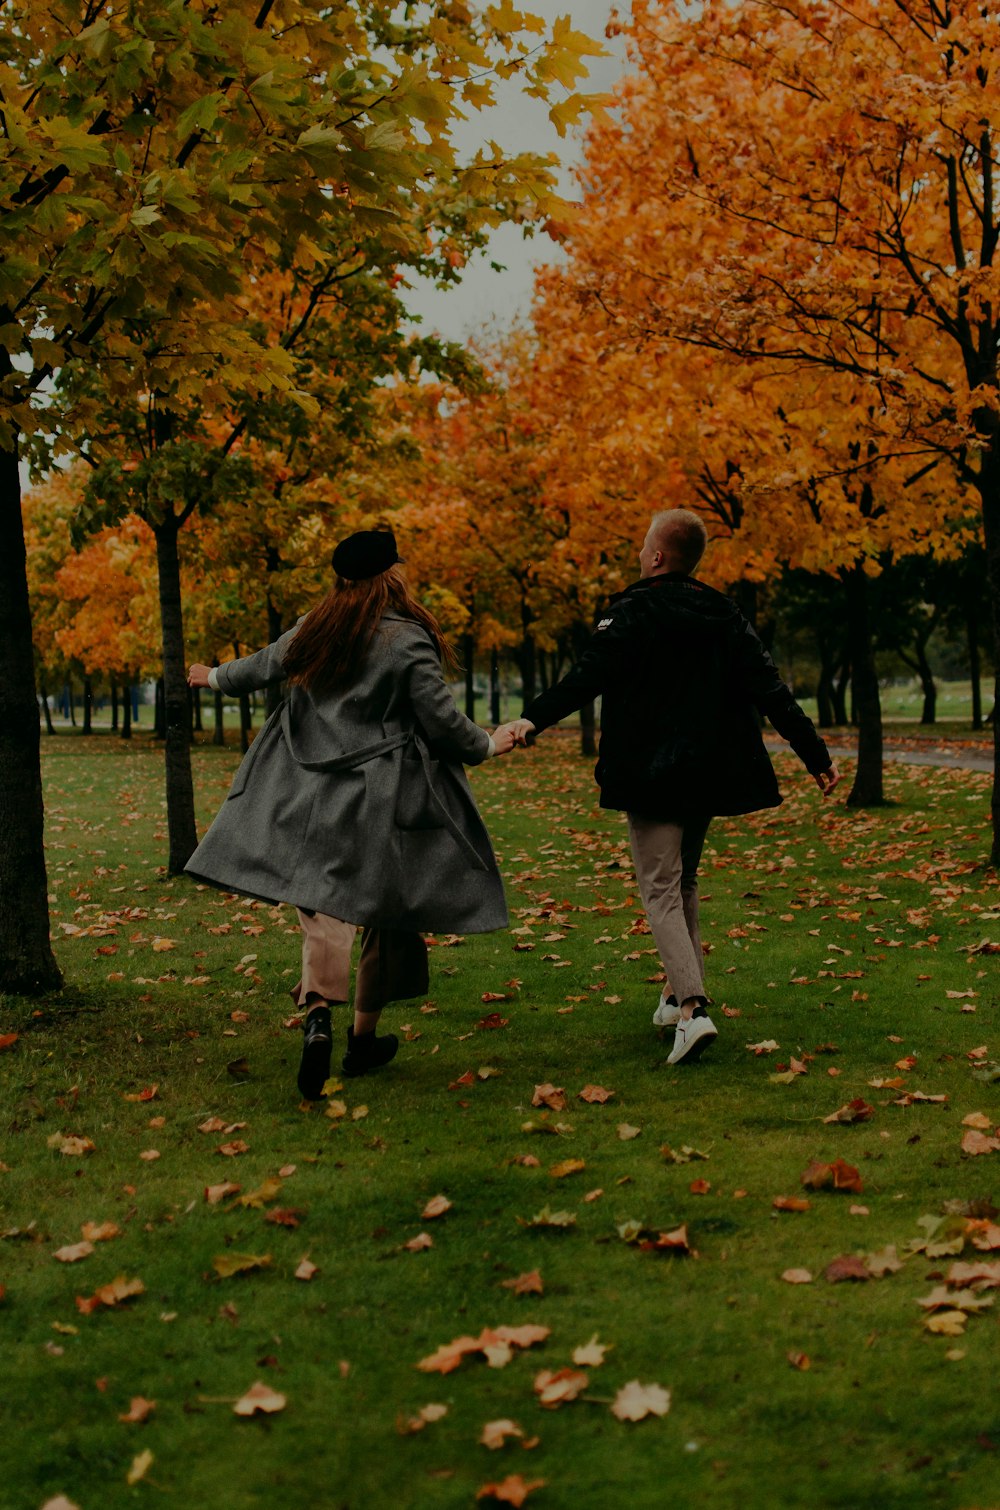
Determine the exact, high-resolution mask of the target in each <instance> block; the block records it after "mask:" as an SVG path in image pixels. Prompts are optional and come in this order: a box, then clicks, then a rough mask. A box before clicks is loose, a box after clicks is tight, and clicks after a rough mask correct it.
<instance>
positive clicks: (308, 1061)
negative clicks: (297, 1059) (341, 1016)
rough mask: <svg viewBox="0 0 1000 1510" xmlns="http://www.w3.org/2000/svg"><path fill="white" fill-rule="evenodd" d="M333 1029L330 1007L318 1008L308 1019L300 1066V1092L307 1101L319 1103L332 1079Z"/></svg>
mask: <svg viewBox="0 0 1000 1510" xmlns="http://www.w3.org/2000/svg"><path fill="white" fill-rule="evenodd" d="M332 1052H333V1029H332V1028H331V1026H330V1009H329V1007H316V1008H315V1009H314V1010H313V1011H312V1012H310V1013H309V1015H308V1017H307V1018H306V1029H305V1043H303V1045H302V1062H301V1063H300V1065H299V1090H300V1091H301V1092H302V1094H303V1096H305V1098H306V1100H307V1101H318V1100H319V1098H320V1096H322V1094H323V1087H324V1085H325V1084H326V1082H327V1081H328V1080H329V1078H330V1055H331V1054H332Z"/></svg>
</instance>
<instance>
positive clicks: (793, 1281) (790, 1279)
mask: <svg viewBox="0 0 1000 1510" xmlns="http://www.w3.org/2000/svg"><path fill="white" fill-rule="evenodd" d="M781 1277H782V1279H783V1280H784V1281H785V1283H786V1284H788V1285H811V1284H812V1278H813V1277H812V1275H811V1274H810V1272H809V1270H808V1269H786V1270H785V1272H784V1273H783V1274H782V1276H781Z"/></svg>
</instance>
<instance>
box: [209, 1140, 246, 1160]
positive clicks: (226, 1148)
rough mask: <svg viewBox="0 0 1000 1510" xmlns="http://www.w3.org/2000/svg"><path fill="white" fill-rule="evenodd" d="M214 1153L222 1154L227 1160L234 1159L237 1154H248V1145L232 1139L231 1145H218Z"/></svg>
mask: <svg viewBox="0 0 1000 1510" xmlns="http://www.w3.org/2000/svg"><path fill="white" fill-rule="evenodd" d="M215 1151H216V1153H221V1154H224V1155H225V1157H226V1158H227V1159H234V1158H235V1157H236V1156H237V1154H241V1153H249V1152H250V1145H249V1143H244V1142H242V1140H241V1139H239V1138H234V1139H233V1141H232V1142H231V1143H220V1144H219V1146H218V1148H217V1149H216V1150H215Z"/></svg>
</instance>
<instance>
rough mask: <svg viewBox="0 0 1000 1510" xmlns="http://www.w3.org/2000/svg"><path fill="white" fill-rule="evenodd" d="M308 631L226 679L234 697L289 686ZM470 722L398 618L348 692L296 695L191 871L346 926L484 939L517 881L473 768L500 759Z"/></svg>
mask: <svg viewBox="0 0 1000 1510" xmlns="http://www.w3.org/2000/svg"><path fill="white" fill-rule="evenodd" d="M297 628H298V625H296V627H295V629H291V630H289V632H288V633H287V634H285V635H282V637H281V638H280V639H279V640H276V641H275V643H274V644H273V645H268V646H267V648H266V649H264V650H261V651H258V653H257V654H256V655H251V656H247V657H246V658H245V659H244V660H239V661H230V662H229V663H228V664H227V665H224V666H220V667H219V668H218V672H217V676H218V684H219V688H220V689H221V691H223V692H226V693H231V694H238V693H244V692H251V691H256V690H259V689H260V688H263V687H267V686H269V685H271V684H274V683H278V682H280V681H281V680H282V660H283V657H284V654H285V651H286V649H287V647H288V645H289V644H290V642H291V639H292V637H293V635H294V634H295V632H296V629H297ZM489 749H490V743H489V735H488V734H487V733H486V731H485V729H481V728H479V726H478V725H477V724H474V723H472V721H471V720H470V719H468V718H466V717H465V716H464V714H462V713H460V712H459V710H458V709H457V708H456V706H455V703H454V699H453V698H452V695H451V693H450V692H449V690H448V687H447V685H446V683H445V680H444V676H443V675H442V672H441V665H440V661H439V659H438V653H437V649H436V647H435V645H434V643H433V641H432V639H431V637H430V635H429V634H428V633H427V632H426V630H424V629H423V628H422V627H421V626H420V625H419V624H417V623H416V622H415V621H414V620H412V619H407V618H404V617H401V616H399V615H396V614H393V613H388V614H386V615H384V617H383V618H382V620H381V621H380V623H379V627H378V629H377V630H376V633H375V637H374V639H373V641H372V644H371V647H370V649H369V651H368V653H367V655H366V656H365V659H364V661H363V662H362V665H361V668H360V671H359V673H358V674H357V676H356V677H355V678H354V680H353V682H352V683H351V685H350V686H345V687H339V688H336V689H335V690H334V691H332V692H329V693H320V694H318V695H317V696H313V695H312V694H311V693H309V692H306V691H305V690H304V689H303V688H302V687H298V686H293V687H292V689H291V692H290V695H289V697H288V698H287V699H286V700H285V701H284V702H283V703H282V705H281V707H280V708H278V709H277V711H276V712H275V713H273V714H272V716H271V717H270V718H269V719H268V721H267V723H266V724H265V726H264V728H263V729H262V730H261V731H260V733H259V734H258V735H257V737H256V739H255V740H254V742H253V744H252V745H251V746H250V749H249V750H248V752H247V754H246V756H245V758H244V760H243V764H242V765H241V766H240V768H239V770H238V771H237V773H236V778H235V780H234V781H233V784H232V787H231V789H230V792H229V796H228V797H227V799H226V801H225V803H224V805H223V807H222V810H221V811H220V813H219V815H218V817H217V818H216V820H215V822H214V823H213V824H212V826H211V828H210V829H209V831H208V833H207V834H206V835H205V837H204V839H203V840H202V842H201V843H200V844H199V846H198V848H197V849H196V850H195V852H194V854H193V855H192V856H191V859H190V860H189V861H188V864H187V871H188V873H189V874H190V875H191V876H193V877H194V878H195V879H196V880H200V881H207V882H208V883H209V884H210V885H212V886H220V887H222V888H224V889H225V890H226V891H234V892H238V893H240V894H241V895H245V896H254V897H261V898H263V900H265V901H269V902H292V903H294V904H295V905H296V906H298V907H302V908H304V909H306V910H308V911H311V912H323V913H327V914H328V915H330V916H331V917H336V918H341V919H343V920H344V921H345V922H348V923H358V924H368V925H379V926H382V927H387V928H389V927H391V928H409V929H416V930H417V931H418V932H433V933H437V932H448V933H486V932H488V931H489V930H490V929H493V928H504V927H506V925H507V908H506V904H505V902H504V895H503V884H502V882H501V880H500V873H499V871H498V869H497V864H496V860H495V858H494V855H493V849H492V846H491V844H490V840H489V835H488V834H487V832H486V828H485V826H484V824H483V821H482V819H481V818H480V816H479V812H478V810H477V808H476V804H475V800H474V798H473V796H472V791H471V789H470V787H469V783H468V780H467V778H466V775H465V771H464V770H463V763H464V764H467V765H479V764H480V762H481V761H483V760H485V759H486V757H487V755H488V754H489Z"/></svg>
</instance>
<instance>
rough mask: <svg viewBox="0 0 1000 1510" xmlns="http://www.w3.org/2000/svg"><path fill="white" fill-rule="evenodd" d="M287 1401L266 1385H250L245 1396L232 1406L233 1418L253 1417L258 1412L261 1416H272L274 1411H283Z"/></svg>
mask: <svg viewBox="0 0 1000 1510" xmlns="http://www.w3.org/2000/svg"><path fill="white" fill-rule="evenodd" d="M286 1404H287V1401H286V1399H285V1397H284V1395H279V1394H278V1392H277V1390H274V1389H272V1388H271V1387H270V1385H268V1384H261V1383H260V1381H259V1380H258V1382H257V1383H256V1384H251V1386H250V1388H249V1389H248V1390H247V1392H246V1394H245V1395H244V1396H243V1397H242V1398H241V1399H239V1400H237V1402H236V1404H235V1405H234V1406H233V1415H235V1416H255V1415H257V1414H258V1412H260V1413H261V1414H262V1415H268V1416H270V1415H274V1413H275V1412H276V1411H279V1410H284V1408H285V1405H286Z"/></svg>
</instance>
